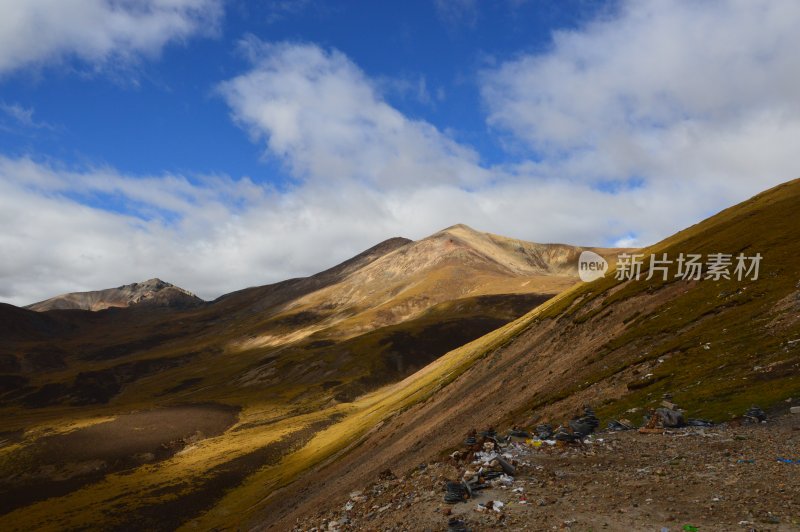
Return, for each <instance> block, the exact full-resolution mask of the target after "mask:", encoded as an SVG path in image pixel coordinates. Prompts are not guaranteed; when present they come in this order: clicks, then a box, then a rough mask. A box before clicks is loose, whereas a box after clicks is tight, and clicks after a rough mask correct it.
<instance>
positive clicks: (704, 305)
mask: <svg viewBox="0 0 800 532" xmlns="http://www.w3.org/2000/svg"><path fill="white" fill-rule="evenodd" d="M797 212H800V181H792V182H789V183H787V184H785V185H782V186H779V187H776V188H774V189H771V190H769V191H767V192H764V193H762V194H760V195H758V196H756V197H754V198H752V199H751V200H748V201H746V202H744V203H742V204H740V205H737V206H735V207H732V208H729V209H727V210H725V211H723V212H721V213H719V214H717V215H716V216H713V217H712V218H710V219H708V220H705V221H704V222H702V223H700V224H697V225H695V226H692V227H690V228H688V229H686V230H684V231H681V232H680V233H678V234H676V235H674V236H673V237H670V238H668V239H666V240H665V241H663V242H660V243H659V244H657V245H655V246H653V247H652V248H650V249H646V250H643V251H642V252H643V253H644V254H645V255H646V256H649V254H650V253H667V254H668V256H673V257H677V255H678V254H680V253H701V254H703V255H706V254H709V253H732V254H734V255H735V254H738V253H740V252H742V253H744V254H746V255H748V256H751V255H754V254H756V253H760V254H761V255H762V256H763V259H762V262H761V267H760V275H759V278H758V279H757V280H743V281H738V280H736V279H735V278H734V279H731V280H724V279H723V280H720V281H714V280H710V279H704V280H700V281H685V280H681V279H674V278H672V277H671V276H670V278H669V279H668V280H667V281H662V280H661V279H660V278H654V279H652V280H651V281H646V280H643V279H642V280H638V281H636V280H627V281H621V280H617V279H615V277H614V275H613V273H611V274H609V275H608V276H607V277H606V278H605V279H602V280H599V281H596V282H594V283H590V284H583V285H579V286H576V287H575V288H573V289H571V290H569V291H567V292H565V293H564V294H562V295H560V296H557V297H555V298H553V299H551V300H550V301H548V302H547V303H545V304H543V305H542V306H540V307H538V308H537V309H535V310H533V311H532V312H531V313H529V314H527V315H526V316H523V317H522V318H520V319H518V320H516V321H515V322H513V323H511V324H509V325H506V326H505V327H503V328H501V329H499V330H498V331H495V332H493V333H491V334H489V335H487V336H486V337H483V338H480V339H478V340H476V341H474V342H472V343H470V344H468V345H466V346H464V347H462V348H459V349H457V350H455V351H452V352H450V353H448V354H447V355H445V356H443V357H441V358H439V359H438V360H437V361H436V362H434V363H432V364H431V365H430V366H428V367H427V368H425V369H423V370H421V371H419V372H417V373H416V374H414V375H412V376H410V377H409V378H408V379H406V380H405V381H404V382H403V383H401V384H400V385H397V386H395V387H391V388H386V389H382V390H380V391H378V392H375V394H373V395H372V396H371V397H372V398H374V402H373V403H370V404H364V408H363V409H362V410H361V411H359V412H355V413H353V414H352V415H351V416H350V417H348V418H346V419H345V420H344V421H342V422H340V423H339V424H336V425H334V426H332V427H331V428H329V429H328V430H327V431H325V432H323V433H321V434H320V435H319V436H318V438H317V439H315V440H312V442H311V444H310V445H309V446H308V447H307V448H305V449H303V450H302V451H300V453H301V454H299V455H298V456H302V457H303V460H304V461H305V462H312V463H313V462H314V459H315V458H318V457H319V458H324V457H328V456H330V455H331V454H332V453H334V452H336V451H337V450H339V449H341V448H343V447H344V446H345V445H346V442H351V441H353V440H354V439H358V438H359V437H360V436H363V435H365V434H366V433H367V431H370V430H371V432H370V433H369V434H368V435H366V437H365V439H364V440H363V441H361V442H360V444H359V445H358V446H357V447H355V448H353V449H352V450H351V451H350V452H349V453H347V454H345V455H343V456H341V457H339V458H338V459H337V460H334V461H331V462H329V463H328V465H327V466H326V467H324V468H322V469H321V470H319V471H317V472H315V473H314V475H310V476H308V477H301V479H300V480H299V481H298V482H296V483H295V484H294V485H292V486H290V487H289V488H287V489H286V490H285V491H284V492H282V493H281V495H280V498H276V497H268V498H266V499H265V500H263V501H261V502H260V503H258V504H257V505H256V508H257V509H255V510H252V511H253V512H254V517H253V519H254V520H255V521H256V522H259V523H265V524H270V523H276V522H277V523H280V525H279V527H280V526H284V525H287V524H288V523H290V522H291V516H292V515H295V514H293V512H299V513H303V512H307V511H311V509H312V508H314V506H315V505H319V504H323V503H324V501H325V500H326V498H328V497H331V496H333V494H334V493H342V492H345V491H344V490H347V489H350V488H353V487H356V486H359V485H361V484H363V483H364V482H368V481H370V480H372V479H374V478H375V476H376V475H377V473H378V471H379V470H382V469H385V468H387V467H390V468H392V469H393V470H395V471H398V472H403V471H405V470H408V469H410V468H411V467H413V466H414V465H416V464H417V463H419V462H420V461H424V460H425V459H426V458H430V457H431V456H434V455H437V454H438V453H440V452H442V451H443V450H445V449H447V448H448V447H450V446H453V445H455V444H457V443H458V441H460V440H461V439H462V438H463V434H464V433H465V431H467V430H469V429H470V428H473V427H482V426H486V425H489V424H506V423H507V424H512V423H514V424H530V423H533V422H535V421H538V420H541V419H547V420H550V421H555V422H560V421H563V420H564V419H565V418H567V416H571V415H573V414H574V413H575V412H577V411H578V409H579V408H580V406H581V405H583V404H585V403H589V404H592V405H593V406H595V407H596V408H597V410H598V415H600V417H601V418H603V421H606V420H607V419H608V418H609V417H611V416H614V417H616V416H625V417H628V418H632V419H633V420H634V421H638V419H639V418H640V417H641V415H642V413H643V412H644V409H645V408H647V407H650V406H656V405H657V404H658V403H659V402H660V401H661V398H662V394H663V393H666V392H669V393H671V394H672V395H673V398H674V401H675V402H677V403H678V404H679V405H681V406H682V407H684V408H686V409H687V411H688V413H689V415H690V416H692V417H707V418H711V419H713V420H716V421H721V420H726V419H730V418H732V417H734V416H737V415H741V414H742V413H743V412H744V410H745V409H746V408H747V407H748V406H750V405H751V404H753V403H756V404H759V405H761V406H762V407H763V408H766V409H773V408H777V409H780V408H785V403H784V402H783V401H784V400H785V399H786V398H788V397H797V396H798V395H800V264H798V261H797V257H798V253H799V252H800V224H799V223H798V222H797V219H796V213H797ZM646 264H647V261H646ZM646 269H647V266H646V265H645V268H644V270H645V271H646ZM633 408H635V409H637V410H635V411H632V412H630V411H629V410H630V409H633ZM378 421H382V423H381V425H380V426H379V427H375V423H376V422H378ZM342 440H344V441H342ZM288 460H289V461H288V462H287V467H286V468H284V469H283V470H282V474H284V475H285V474H287V473H286V472H287V471H292V470H299V469H300V467H299V465H296V466H295V467H294V469H293V468H292V467H290V466H289V464H292V463H294V462H292V461H291V460H292V459H291V458H290V459H288ZM263 474H264V475H267V476H269V473H268V472H264V473H263ZM273 474H274V473H273ZM312 478H313V480H312ZM323 481H325V482H329V483H330V484H329V485H328V486H324V487H321V483H322V482H323ZM256 492H257V490H256V489H255V487H253V496H255V493H256ZM301 492H302V493H303V496H302V498H301V499H302V501H303V502H301V503H298V504H297V506H296V508H287V507H286V505H285V504H283V503H282V502H281V501H286V500H293V498H294V497H295V496H296V495H297V494H299V493H301ZM266 495H267V494H266V493H265V496H266ZM229 504H234V503H233V502H232V501H229ZM282 517H285V518H286V519H287V520H286V521H281V518H282ZM212 521H213V520H212Z"/></svg>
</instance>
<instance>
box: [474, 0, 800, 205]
mask: <svg viewBox="0 0 800 532" xmlns="http://www.w3.org/2000/svg"><path fill="white" fill-rule="evenodd" d="M799 22H800V5H798V4H797V3H796V2H788V1H761V2H756V1H747V0H732V1H730V2H688V1H683V2H669V3H668V2H624V3H622V4H621V6H620V11H619V13H617V14H616V16H613V17H609V18H602V19H600V20H597V21H594V22H592V23H590V24H588V25H587V26H586V27H583V28H580V29H577V30H573V31H562V32H558V33H556V34H555V35H554V37H553V45H552V49H551V50H550V51H548V52H547V53H543V54H530V55H523V56H521V57H518V58H516V59H514V60H511V61H507V62H505V63H503V64H502V65H500V66H499V67H497V68H492V69H490V70H487V71H485V72H483V74H482V76H481V90H482V94H483V97H484V100H485V102H486V106H487V109H488V122H489V124H490V125H491V126H493V127H494V128H495V130H496V131H500V132H504V133H508V134H510V139H509V142H511V143H512V144H515V145H516V148H517V150H519V151H518V153H522V154H523V157H524V156H529V154H531V153H532V154H535V155H536V158H537V160H539V161H542V164H541V165H539V167H538V168H537V171H539V172H544V173H559V174H560V175H562V176H563V177H569V178H572V179H576V180H581V181H596V182H602V181H604V180H626V179H633V180H641V179H644V181H645V184H646V185H647V186H655V185H653V183H654V182H656V181H661V182H663V183H662V184H661V185H659V186H661V187H667V186H672V187H673V188H674V189H676V190H684V191H685V192H694V193H696V194H707V193H709V189H713V188H716V189H717V190H718V193H719V196H716V197H715V196H714V195H713V192H712V193H711V194H712V195H710V196H706V199H708V200H709V202H710V204H712V205H715V206H716V205H719V203H718V202H719V201H723V202H727V201H730V200H732V199H741V198H742V197H743V196H745V195H747V194H750V193H753V192H756V191H758V190H760V189H762V188H764V187H766V186H768V185H771V184H775V183H777V182H780V181H785V180H787V179H790V178H793V177H797V176H798V173H799V172H798V166H799V165H798V163H797V160H796V158H794V157H792V155H791V154H792V153H796V152H797V149H798V148H800V141H798V138H800V137H798V136H797V134H798V132H800V99H798V96H797V95H798V94H800V55H798V54H797V53H796V51H797V50H798V49H800V33H798V32H797V31H796V30H795V28H796V27H797V24H798V23H799ZM675 197H676V196H675V195H674V194H673V195H670V196H669V197H668V198H665V200H666V199H674V198H675Z"/></svg>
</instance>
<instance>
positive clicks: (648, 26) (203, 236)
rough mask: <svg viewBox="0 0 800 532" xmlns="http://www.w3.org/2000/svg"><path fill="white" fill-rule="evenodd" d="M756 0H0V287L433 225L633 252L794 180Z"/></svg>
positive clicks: (200, 279) (788, 81)
mask: <svg viewBox="0 0 800 532" xmlns="http://www.w3.org/2000/svg"><path fill="white" fill-rule="evenodd" d="M798 22H800V9H798V7H797V5H796V4H795V3H794V2H789V1H785V2H784V1H781V0H776V1H772V2H768V1H764V2H758V1H746V2H745V1H735V0H731V1H729V2H722V1H720V2H705V3H697V2H680V1H679V2H674V3H669V4H668V3H660V2H624V1H615V2H599V1H594V2H592V1H588V0H564V1H558V2H556V1H553V2H547V1H544V0H527V1H526V0H505V1H498V2H479V1H477V0H451V1H448V2H445V1H444V0H426V1H409V2H335V3H334V2H322V1H318V0H298V1H295V2H288V1H274V2H245V1H243V0H229V1H224V0H137V1H131V2H116V1H112V0H63V1H62V2H58V3H52V2H48V1H46V0H30V1H28V2H22V3H21V2H16V1H13V0H0V213H2V214H0V223H2V224H3V232H2V236H0V251H2V252H3V254H4V257H6V259H5V260H4V261H3V264H2V265H0V301H7V302H12V303H15V304H27V303H30V302H32V301H34V300H37V299H41V298H44V297H48V296H51V295H54V294H55V293H59V292H64V291H74V290H81V289H95V288H103V287H107V286H115V285H119V284H122V283H127V282H132V281H136V280H142V279H146V278H150V277H154V276H159V277H162V278H164V279H166V280H168V281H171V282H174V283H176V284H179V285H181V286H184V287H185V288H187V289H189V290H192V291H195V292H197V293H198V294H199V295H201V296H202V297H206V298H212V297H216V296H218V295H220V294H222V293H224V292H227V291H230V290H234V289H237V288H241V287H243V286H248V285H253V284H265V283H267V282H272V281H276V280H279V279H283V278H287V277H293V276H297V275H304V274H310V273H314V272H315V271H319V270H321V269H323V268H325V267H329V266H331V265H333V264H334V263H336V262H338V261H341V260H344V259H346V258H348V257H349V256H351V255H353V254H355V253H357V252H358V251H360V250H362V249H364V248H366V247H369V246H370V245H373V244H375V243H377V242H378V241H380V240H383V239H385V238H389V237H391V236H395V235H403V236H408V237H411V238H420V237H423V236H425V235H427V234H430V233H432V232H435V231H436V230H438V229H441V228H443V227H446V226H448V225H452V224H455V223H467V224H469V225H472V226H474V227H476V228H478V229H482V230H487V231H492V232H496V233H501V234H506V235H508V236H514V237H518V238H523V239H527V240H535V241H563V242H569V243H575V244H584V245H612V244H627V245H643V244H648V243H651V242H654V241H656V240H658V239H660V238H663V237H665V236H667V235H669V234H671V233H672V232H674V231H676V230H678V229H681V228H682V227H684V226H686V225H689V224H691V223H695V222H696V221H698V220H699V219H702V218H703V217H705V216H707V215H709V214H711V213H713V212H716V211H717V210H719V209H720V208H723V207H725V206H727V205H730V204H731V203H734V202H736V201H740V200H743V199H745V198H747V197H748V196H750V195H752V194H754V193H757V192H759V191H760V190H762V189H764V188H767V187H769V186H772V185H774V184H777V183H779V182H782V181H786V180H788V179H791V178H794V177H797V174H798V172H797V166H798V163H797V162H796V156H795V154H796V153H797V149H798V148H799V147H800V146H798V144H799V143H800V141H798V139H800V135H798V133H800V102H798V97H797V94H800V58H798V55H797V54H796V50H797V49H800V48H799V47H800V37H798V36H797V32H796V31H795V30H794V28H796V27H797V23H798Z"/></svg>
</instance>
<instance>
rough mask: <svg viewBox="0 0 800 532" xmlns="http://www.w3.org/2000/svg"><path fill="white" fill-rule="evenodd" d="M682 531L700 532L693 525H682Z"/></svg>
mask: <svg viewBox="0 0 800 532" xmlns="http://www.w3.org/2000/svg"><path fill="white" fill-rule="evenodd" d="M683 530H685V531H686V532H697V531H698V530H700V528H698V527H696V526H694V525H683Z"/></svg>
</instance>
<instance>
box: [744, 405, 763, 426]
mask: <svg viewBox="0 0 800 532" xmlns="http://www.w3.org/2000/svg"><path fill="white" fill-rule="evenodd" d="M744 418H745V419H746V420H748V421H751V422H753V423H761V422H763V421H766V420H767V414H765V413H764V411H763V410H761V409H760V408H759V407H758V406H756V405H753V406H751V407H750V409H749V410H748V411H747V412H745V414H744Z"/></svg>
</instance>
